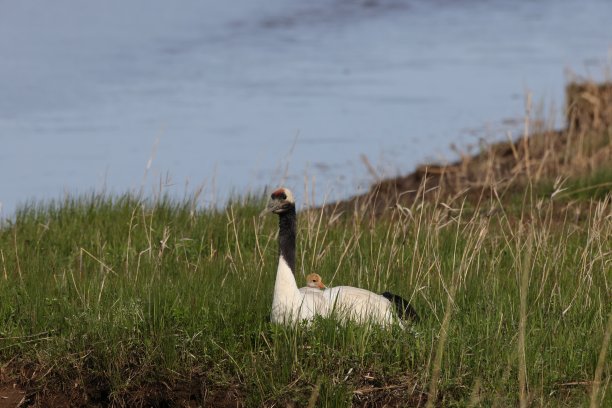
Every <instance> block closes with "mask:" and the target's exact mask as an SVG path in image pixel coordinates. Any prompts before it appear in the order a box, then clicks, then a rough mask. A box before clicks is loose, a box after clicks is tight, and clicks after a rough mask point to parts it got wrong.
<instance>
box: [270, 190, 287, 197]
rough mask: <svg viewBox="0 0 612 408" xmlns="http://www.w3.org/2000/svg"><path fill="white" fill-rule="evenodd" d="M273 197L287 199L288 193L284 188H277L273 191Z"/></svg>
mask: <svg viewBox="0 0 612 408" xmlns="http://www.w3.org/2000/svg"><path fill="white" fill-rule="evenodd" d="M272 198H282V199H285V198H287V194H285V190H284V189H282V188H279V189H278V190H276V191H275V192H273V193H272Z"/></svg>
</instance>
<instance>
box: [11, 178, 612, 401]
mask: <svg viewBox="0 0 612 408" xmlns="http://www.w3.org/2000/svg"><path fill="white" fill-rule="evenodd" d="M577 187H578V186H577ZM596 198H597V200H591V201H590V202H589V203H587V205H588V210H589V211H588V217H587V218H586V219H581V220H579V221H575V222H574V220H573V218H572V217H565V218H563V217H553V216H551V214H552V213H553V212H554V211H553V210H554V209H555V208H557V207H558V206H560V204H559V203H558V202H557V201H551V200H546V201H544V202H543V203H542V202H539V203H533V204H532V203H530V202H529V200H522V201H523V202H525V203H526V204H525V205H524V206H522V207H521V211H520V213H522V214H524V215H525V216H524V217H520V218H515V217H513V216H506V215H505V214H511V213H517V212H518V211H515V209H512V208H508V209H506V208H503V210H502V211H500V212H497V213H495V214H494V215H493V216H490V217H487V216H486V215H484V214H483V212H479V211H469V212H468V211H462V207H461V205H450V206H451V207H455V208H454V209H453V210H449V209H448V208H445V207H443V206H439V205H435V204H432V203H422V205H418V203H417V204H416V205H415V206H414V207H413V208H412V209H411V210H412V211H411V213H410V214H408V212H404V213H400V212H399V211H398V212H395V213H394V214H393V215H392V216H390V217H386V218H382V219H377V220H374V219H370V218H364V217H359V216H356V217H348V216H341V217H331V218H330V217H327V216H322V215H321V214H320V213H318V212H310V213H301V214H300V216H299V233H298V234H299V235H298V273H297V275H298V283H299V284H300V286H303V284H304V281H303V279H304V276H305V274H306V273H308V272H313V271H316V272H318V273H319V274H321V275H322V276H323V278H324V280H325V282H326V283H328V284H331V285H332V286H334V285H353V286H359V287H364V288H367V289H370V290H373V291H376V292H382V291H384V290H391V291H393V292H395V293H398V294H400V295H402V296H404V297H406V298H409V299H411V302H412V303H413V305H414V306H415V308H416V309H417V310H418V312H419V313H420V315H421V317H422V322H421V323H419V324H417V325H413V326H411V327H410V328H409V329H408V330H402V329H400V328H399V327H395V328H393V329H391V330H390V331H387V330H383V329H380V328H377V327H375V326H370V327H363V326H358V325H354V324H348V325H347V326H338V324H336V322H335V321H333V320H332V319H319V320H317V321H315V322H314V323H313V324H312V325H310V326H299V327H296V328H287V327H278V326H275V325H272V324H270V323H269V322H268V317H269V312H270V305H271V301H272V289H273V285H274V276H275V273H276V263H277V260H278V259H277V246H276V219H275V218H276V217H271V216H270V217H268V218H265V219H262V218H259V217H258V214H259V212H260V210H261V208H262V207H263V205H264V202H263V200H259V199H256V198H255V199H254V198H251V199H245V200H244V201H240V200H234V202H233V203H230V204H228V206H227V207H226V208H225V209H223V210H214V209H207V210H203V209H194V207H193V205H192V202H191V201H190V200H185V201H184V202H182V201H181V202H177V201H173V200H170V199H167V198H162V199H159V200H157V201H155V202H143V201H141V200H138V199H136V198H133V197H130V196H121V197H108V196H104V195H91V196H89V197H80V198H74V199H67V200H66V201H63V202H56V203H47V204H40V205H28V206H24V207H23V208H21V209H20V210H19V211H18V212H17V214H16V216H15V218H14V220H12V221H5V222H4V224H3V225H2V226H1V227H0V255H1V256H0V363H1V367H2V369H3V372H5V373H8V374H5V376H7V375H8V377H12V378H13V379H15V380H17V381H18V382H20V384H21V386H22V387H24V388H27V389H28V390H31V392H33V393H36V395H38V398H41V400H42V398H44V396H45V395H53V394H61V393H64V394H65V395H68V396H70V398H73V399H74V400H76V401H80V402H81V403H88V404H96V403H97V404H108V403H113V404H115V405H118V406H134V405H138V404H144V405H156V406H166V405H177V406H184V405H187V404H188V402H189V401H190V400H191V401H195V402H199V403H200V404H202V403H204V404H208V405H216V406H222V405H223V404H224V403H228V404H230V402H232V401H234V400H235V399H237V400H239V401H242V402H243V403H244V404H246V405H247V406H271V405H274V404H276V405H277V406H278V405H279V404H280V405H281V406H285V405H286V404H294V405H295V406H306V405H307V404H308V403H309V401H311V403H313V404H314V405H313V406H350V405H351V404H354V405H363V404H366V403H369V404H373V405H377V404H382V403H384V402H387V403H389V404H397V405H398V406H404V405H414V406H416V405H417V404H420V405H421V406H425V403H426V402H427V400H428V396H427V394H428V393H429V392H431V391H432V390H434V391H435V394H436V397H435V398H429V401H430V402H434V401H435V402H436V404H437V405H440V406H470V405H472V406H500V407H503V406H515V405H517V404H518V403H519V402H527V403H530V404H531V405H533V406H551V407H558V406H568V407H574V406H582V405H588V403H589V401H590V398H591V394H590V391H591V388H592V384H593V379H594V376H595V372H596V369H597V367H598V365H599V367H600V369H601V370H602V374H601V375H602V382H601V387H600V389H599V392H598V394H597V395H596V396H595V398H596V401H598V402H600V404H601V406H606V405H607V406H609V404H610V402H611V401H612V397H611V394H610V392H608V384H609V381H610V363H609V360H606V359H605V358H604V360H603V361H601V358H600V357H599V356H600V354H601V350H602V344H604V343H603V339H604V333H605V332H606V330H610V327H609V326H610V323H609V316H610V313H611V310H612V308H611V304H612V301H611V299H612V296H611V295H612V291H611V287H610V284H611V279H612V274H611V269H612V254H611V252H610V248H612V219H611V218H610V216H609V214H610V211H611V208H612V205H611V203H610V195H609V194H608V195H607V196H603V197H602V196H597V197H596ZM539 201H541V200H539ZM527 215H528V216H527ZM527 254H528V255H527ZM523 278H525V279H523ZM521 282H523V283H524V284H523V285H522V284H521ZM522 291H523V292H522ZM521 293H524V295H525V296H524V297H523V299H524V302H526V303H525V306H526V307H525V309H524V310H525V311H526V312H525V314H524V319H525V320H524V322H525V324H524V326H523V327H524V330H523V334H522V335H521V334H520V333H521V325H520V321H521ZM445 317H446V320H447V323H446V329H447V330H441V327H442V325H443V322H444V320H445ZM521 338H522V339H523V340H521V341H519V339H521ZM521 353H524V354H522V356H523V357H522V356H521ZM608 356H609V353H608ZM521 370H522V371H523V373H524V374H525V380H524V381H523V382H521V380H519V377H520V375H519V372H520V371H521ZM0 378H1V377H0ZM432 379H433V380H432ZM522 384H524V387H525V393H524V394H521V391H520V390H521V386H522ZM432 385H435V387H433V388H432ZM521 395H523V397H521ZM228 401H229V402H228ZM233 404H234V406H235V403H233Z"/></svg>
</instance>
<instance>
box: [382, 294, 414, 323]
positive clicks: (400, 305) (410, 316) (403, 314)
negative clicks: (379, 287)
mask: <svg viewBox="0 0 612 408" xmlns="http://www.w3.org/2000/svg"><path fill="white" fill-rule="evenodd" d="M382 295H383V297H385V298H386V299H387V300H389V301H390V302H393V303H394V304H395V309H396V310H397V315H398V316H399V317H400V319H402V320H412V321H414V322H419V320H421V319H420V318H419V315H418V314H417V312H416V310H414V308H413V307H412V305H411V304H410V302H408V301H407V300H406V299H404V298H403V297H401V296H399V295H395V294H393V293H391V292H385V293H383V294H382Z"/></svg>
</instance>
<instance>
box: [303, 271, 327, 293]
mask: <svg viewBox="0 0 612 408" xmlns="http://www.w3.org/2000/svg"><path fill="white" fill-rule="evenodd" d="M306 285H307V286H308V287H309V288H319V289H325V285H324V284H323V280H322V279H321V276H320V275H319V274H318V273H311V274H309V275H308V276H306Z"/></svg>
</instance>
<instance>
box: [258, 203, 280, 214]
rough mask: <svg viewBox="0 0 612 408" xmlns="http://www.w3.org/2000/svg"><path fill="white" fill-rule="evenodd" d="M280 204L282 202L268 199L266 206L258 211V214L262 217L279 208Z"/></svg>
mask: <svg viewBox="0 0 612 408" xmlns="http://www.w3.org/2000/svg"><path fill="white" fill-rule="evenodd" d="M281 205H282V203H279V202H278V201H275V200H270V201H268V205H267V206H266V208H264V210H263V211H262V212H260V213H259V216H260V217H263V216H265V215H266V214H268V213H271V212H274V211H275V210H277V209H278V208H280V207H281Z"/></svg>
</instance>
